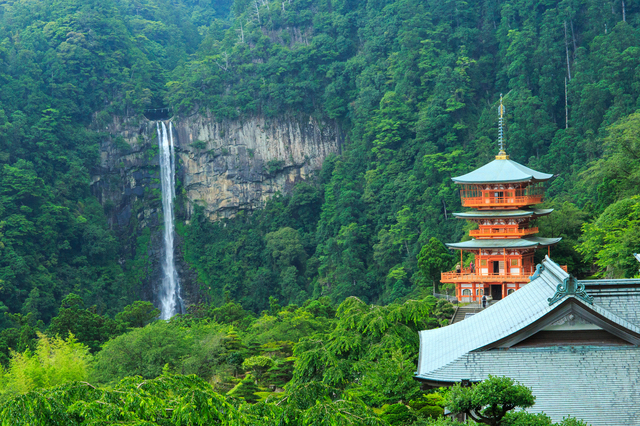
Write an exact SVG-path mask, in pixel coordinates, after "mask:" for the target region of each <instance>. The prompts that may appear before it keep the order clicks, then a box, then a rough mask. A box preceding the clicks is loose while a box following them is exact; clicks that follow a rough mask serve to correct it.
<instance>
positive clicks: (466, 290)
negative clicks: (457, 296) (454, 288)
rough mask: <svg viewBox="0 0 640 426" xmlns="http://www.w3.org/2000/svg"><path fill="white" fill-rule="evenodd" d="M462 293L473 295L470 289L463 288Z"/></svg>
mask: <svg viewBox="0 0 640 426" xmlns="http://www.w3.org/2000/svg"><path fill="white" fill-rule="evenodd" d="M462 295H463V296H471V290H469V289H464V290H462Z"/></svg>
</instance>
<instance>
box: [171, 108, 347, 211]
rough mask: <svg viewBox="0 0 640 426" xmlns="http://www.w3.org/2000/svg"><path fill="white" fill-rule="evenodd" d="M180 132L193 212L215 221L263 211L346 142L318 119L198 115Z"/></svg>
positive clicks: (180, 125)
mask: <svg viewBox="0 0 640 426" xmlns="http://www.w3.org/2000/svg"><path fill="white" fill-rule="evenodd" d="M176 129H177V132H178V140H179V143H180V150H179V152H180V160H181V164H182V176H183V179H184V180H183V184H184V189H185V191H186V197H187V200H188V206H187V214H190V213H191V212H192V211H193V206H194V205H195V204H199V205H201V206H203V207H204V209H205V211H206V213H207V214H208V215H209V217H210V218H211V219H215V218H218V217H228V216H231V215H233V214H234V213H235V212H237V211H238V210H240V209H249V210H252V209H256V208H261V207H263V206H264V204H265V202H266V201H267V200H268V199H269V197H271V196H272V195H273V194H275V193H276V192H282V193H286V192H288V191H289V189H290V188H291V187H292V186H293V185H294V184H295V182H296V181H298V180H300V179H305V178H306V177H308V176H309V175H310V174H312V173H313V172H314V171H317V170H319V169H320V168H321V167H322V162H323V160H324V159H325V158H326V157H327V155H329V154H335V153H337V152H338V151H339V149H340V144H341V135H340V132H339V130H338V129H337V126H336V125H335V124H333V123H332V124H329V123H319V122H318V121H316V120H315V119H313V118H307V120H304V121H301V120H293V119H290V118H279V119H271V120H267V119H264V118H259V117H255V118H252V119H248V120H245V121H222V122H218V121H215V120H214V119H213V118H212V117H207V116H194V117H191V118H188V119H185V120H182V121H180V122H179V123H178V124H177V125H176Z"/></svg>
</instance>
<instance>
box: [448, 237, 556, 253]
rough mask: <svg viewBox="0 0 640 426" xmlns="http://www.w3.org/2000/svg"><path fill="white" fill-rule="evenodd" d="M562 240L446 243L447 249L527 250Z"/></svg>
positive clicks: (536, 239) (516, 239)
mask: <svg viewBox="0 0 640 426" xmlns="http://www.w3.org/2000/svg"><path fill="white" fill-rule="evenodd" d="M561 239H562V238H543V237H529V238H512V239H504V240H502V239H500V240H498V239H495V240H476V239H473V240H469V241H463V242H461V243H447V247H449V248H453V249H463V250H465V249H466V250H473V249H481V248H529V247H546V246H550V245H553V244H556V243H557V242H558V241H560V240H561Z"/></svg>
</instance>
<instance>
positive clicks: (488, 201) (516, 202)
mask: <svg viewBox="0 0 640 426" xmlns="http://www.w3.org/2000/svg"><path fill="white" fill-rule="evenodd" d="M543 199H544V196H543V195H526V196H523V197H515V196H514V197H465V196H462V205H463V206H465V207H476V208H482V207H518V206H529V205H532V204H540V203H541V202H542V201H543Z"/></svg>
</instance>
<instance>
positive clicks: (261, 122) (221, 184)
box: [92, 115, 342, 304]
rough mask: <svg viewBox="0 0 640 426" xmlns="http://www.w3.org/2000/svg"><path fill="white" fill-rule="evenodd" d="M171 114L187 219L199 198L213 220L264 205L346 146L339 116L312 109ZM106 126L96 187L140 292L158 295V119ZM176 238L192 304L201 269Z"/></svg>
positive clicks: (181, 212) (181, 208) (182, 214)
mask: <svg viewBox="0 0 640 426" xmlns="http://www.w3.org/2000/svg"><path fill="white" fill-rule="evenodd" d="M172 122H173V129H174V141H175V143H176V152H177V154H176V155H177V157H178V158H177V160H178V161H177V170H176V175H177V176H176V180H177V184H178V186H177V188H176V191H177V193H178V194H181V195H180V196H179V198H180V199H181V200H183V203H182V204H178V205H177V206H176V218H177V220H178V221H185V220H188V219H189V218H190V216H191V214H192V213H193V210H194V206H195V205H200V206H202V207H203V208H204V211H205V213H206V214H207V215H208V217H209V218H210V219H211V220H216V219H218V218H222V217H231V216H233V215H234V214H235V213H236V212H238V211H239V210H253V209H259V208H262V207H263V206H264V205H265V203H266V201H267V200H268V199H269V197H271V196H272V195H273V194H275V193H277V192H281V193H287V192H288V191H290V189H291V188H292V187H293V185H294V184H295V183H296V182H297V181H299V180H300V179H305V178H308V177H309V176H311V175H312V174H313V173H314V172H315V171H317V170H319V169H320V168H321V167H322V162H323V160H324V159H325V158H326V157H327V155H330V154H335V153H338V152H339V150H340V145H341V141H342V139H341V134H340V131H339V129H338V127H337V125H336V124H335V123H331V122H318V121H317V120H315V119H313V118H309V117H305V118H304V119H300V118H294V117H283V118H278V119H269V120H267V119H265V118H262V117H252V118H247V119H244V120H242V121H239V120H238V121H236V120H226V121H219V120H215V119H214V118H213V117H211V116H207V115H195V116H191V117H187V118H184V119H177V120H173V121H172ZM99 130H100V131H102V132H105V137H104V138H103V139H102V142H101V146H100V166H99V167H97V168H96V169H95V170H94V171H93V174H92V191H93V193H94V195H96V197H98V199H99V201H100V202H101V203H102V205H103V206H104V208H105V211H106V212H107V216H108V219H109V224H110V226H111V227H112V229H113V230H114V231H115V232H116V234H117V236H118V238H119V240H120V241H121V242H122V246H121V247H122V249H121V253H120V258H121V264H123V265H124V267H125V269H127V271H128V273H127V276H128V277H129V278H128V279H130V280H131V281H132V282H131V285H130V287H131V289H132V290H131V291H132V293H134V294H133V296H134V297H140V298H143V299H146V300H152V301H156V298H155V295H156V294H157V291H156V284H157V283H159V282H160V274H161V268H160V256H161V254H162V232H161V226H162V221H161V214H162V202H161V188H160V180H159V170H160V168H159V165H158V141H157V135H156V122H152V121H149V120H147V119H144V118H135V119H128V120H123V119H121V118H118V117H115V118H114V119H113V121H112V122H111V123H109V125H108V126H107V127H106V129H104V128H102V129H99ZM176 244H177V247H176V262H177V265H176V266H177V268H178V272H179V275H180V279H181V284H182V288H183V293H184V294H183V297H184V298H185V301H186V303H187V304H190V303H196V302H197V301H198V299H199V297H198V285H197V283H196V277H195V274H194V273H193V272H192V271H191V269H190V268H189V265H188V264H187V263H186V262H185V261H184V258H183V257H182V250H181V239H180V237H179V236H178V238H177V240H176Z"/></svg>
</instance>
